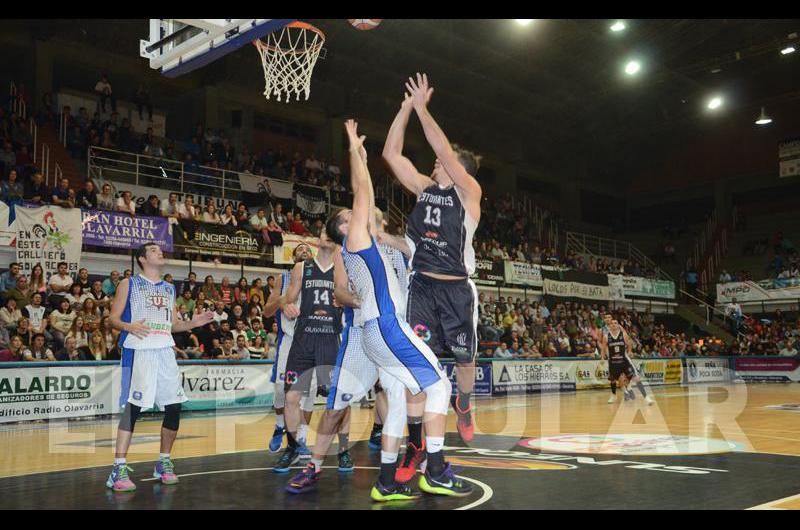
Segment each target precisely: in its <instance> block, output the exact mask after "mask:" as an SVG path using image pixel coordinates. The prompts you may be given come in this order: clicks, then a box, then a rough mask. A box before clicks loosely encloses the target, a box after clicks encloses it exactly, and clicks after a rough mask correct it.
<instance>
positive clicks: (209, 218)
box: [203, 202, 221, 225]
mask: <svg viewBox="0 0 800 530" xmlns="http://www.w3.org/2000/svg"><path fill="white" fill-rule="evenodd" d="M203 222H204V223H212V224H216V225H218V224H220V222H221V220H220V218H219V214H218V213H217V207H216V206H214V203H213V202H209V203H208V204H207V205H206V211H205V212H203Z"/></svg>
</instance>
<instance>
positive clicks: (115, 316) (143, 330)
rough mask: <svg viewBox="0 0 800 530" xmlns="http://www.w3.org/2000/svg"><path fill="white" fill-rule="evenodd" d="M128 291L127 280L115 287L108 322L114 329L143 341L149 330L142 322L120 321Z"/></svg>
mask: <svg viewBox="0 0 800 530" xmlns="http://www.w3.org/2000/svg"><path fill="white" fill-rule="evenodd" d="M128 289H130V281H129V280H128V279H127V278H125V279H124V280H122V281H121V282H119V285H117V291H116V293H115V294H114V302H113V303H112V304H111V314H109V321H110V322H111V325H112V326H114V327H115V328H116V329H118V330H120V331H127V332H128V333H130V334H131V335H134V336H135V337H138V338H140V339H143V338H145V337H146V336H147V335H149V334H150V328H149V327H147V326H146V325H145V323H144V322H145V321H144V320H140V321H138V322H123V321H122V313H123V311H125V305H126V304H127V303H128Z"/></svg>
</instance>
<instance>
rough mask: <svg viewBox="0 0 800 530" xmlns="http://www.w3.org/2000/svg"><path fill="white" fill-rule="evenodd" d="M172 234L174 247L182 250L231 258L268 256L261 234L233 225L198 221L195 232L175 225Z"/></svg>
mask: <svg viewBox="0 0 800 530" xmlns="http://www.w3.org/2000/svg"><path fill="white" fill-rule="evenodd" d="M172 235H173V238H174V247H175V248H176V249H178V250H180V251H181V252H188V253H197V254H204V255H206V256H225V257H229V258H252V259H262V258H265V257H266V255H265V253H264V252H263V251H262V250H263V249H264V244H263V239H262V237H261V234H258V233H254V232H248V231H247V230H241V229H236V228H234V227H232V226H223V225H217V224H211V223H197V224H196V226H195V229H194V233H193V234H189V233H188V232H186V231H185V230H184V229H183V228H182V227H181V225H175V228H174V230H173V233H172Z"/></svg>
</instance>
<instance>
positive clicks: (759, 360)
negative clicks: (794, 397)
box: [733, 357, 800, 383]
mask: <svg viewBox="0 0 800 530" xmlns="http://www.w3.org/2000/svg"><path fill="white" fill-rule="evenodd" d="M733 366H734V371H735V373H736V376H737V377H740V378H742V379H744V380H745V381H763V382H779V383H789V382H795V383H796V382H798V381H800V359H797V358H796V357H743V358H738V359H734V365H733Z"/></svg>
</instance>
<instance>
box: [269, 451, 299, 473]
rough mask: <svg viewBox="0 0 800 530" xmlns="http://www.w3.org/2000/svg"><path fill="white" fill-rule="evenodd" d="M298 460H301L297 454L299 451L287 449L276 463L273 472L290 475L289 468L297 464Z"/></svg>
mask: <svg viewBox="0 0 800 530" xmlns="http://www.w3.org/2000/svg"><path fill="white" fill-rule="evenodd" d="M298 460H300V455H299V454H298V453H297V449H292V448H291V447H287V448H286V449H284V451H283V454H282V455H281V457H280V458H279V459H278V461H277V462H275V466H273V468H272V471H273V472H275V473H288V472H289V468H290V467H292V466H293V465H294V464H296V463H297V461H298Z"/></svg>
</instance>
